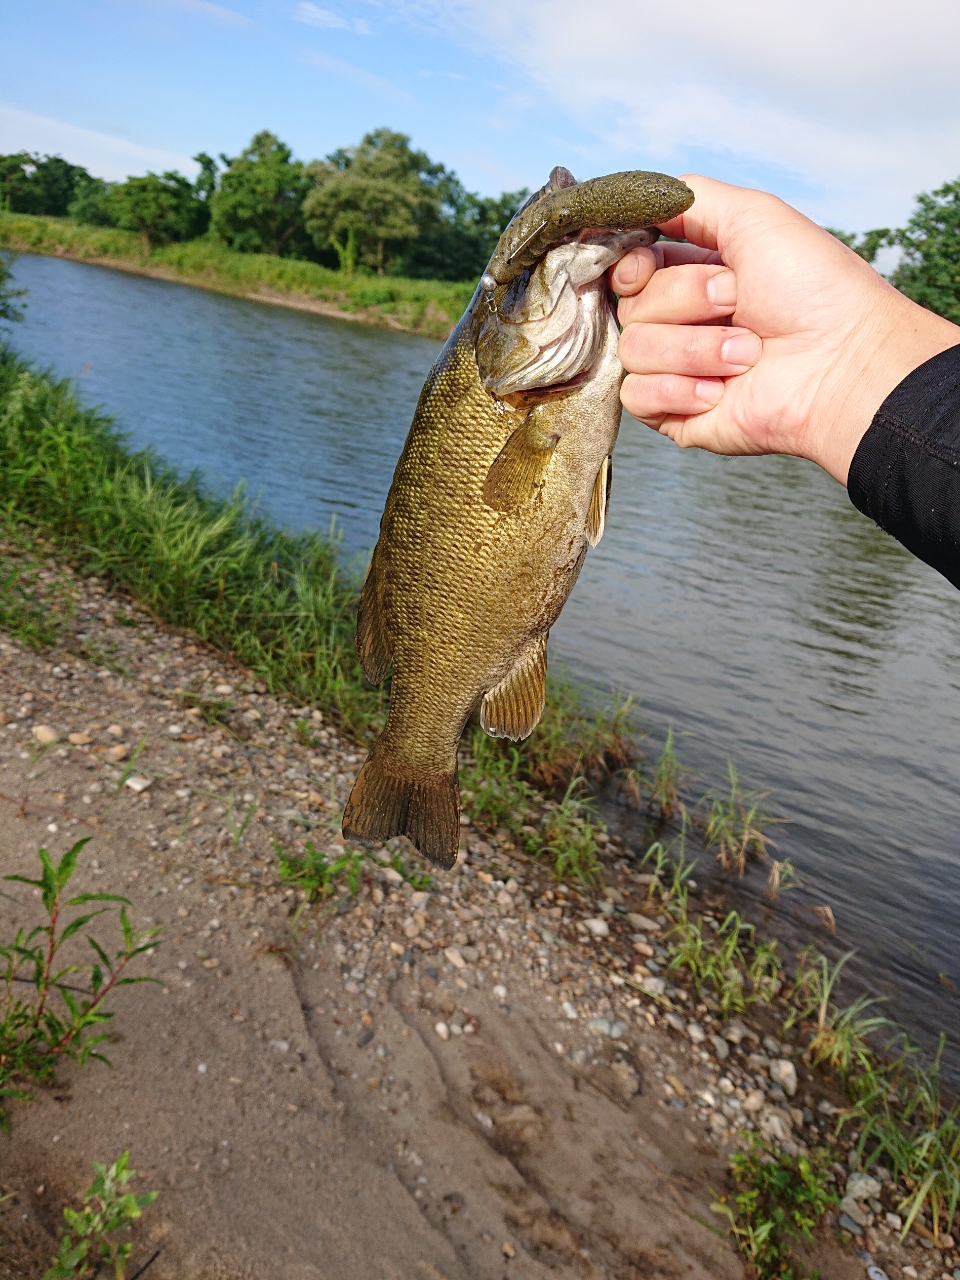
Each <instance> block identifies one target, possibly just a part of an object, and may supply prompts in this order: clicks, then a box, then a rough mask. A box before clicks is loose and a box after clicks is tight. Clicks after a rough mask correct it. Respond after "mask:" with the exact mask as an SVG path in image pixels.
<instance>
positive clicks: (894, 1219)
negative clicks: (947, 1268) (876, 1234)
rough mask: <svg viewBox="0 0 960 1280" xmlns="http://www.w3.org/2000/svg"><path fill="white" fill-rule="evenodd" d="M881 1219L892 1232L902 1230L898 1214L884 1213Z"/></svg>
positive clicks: (959, 1277) (901, 1222) (901, 1220)
mask: <svg viewBox="0 0 960 1280" xmlns="http://www.w3.org/2000/svg"><path fill="white" fill-rule="evenodd" d="M883 1218H884V1221H885V1222H886V1224H887V1226H888V1227H890V1228H891V1229H892V1230H894V1231H902V1230H903V1219H902V1218H901V1217H900V1215H899V1213H885V1214H884V1215H883ZM957 1280H960V1276H958V1277H957Z"/></svg>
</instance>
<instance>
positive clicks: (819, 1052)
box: [784, 947, 890, 1078]
mask: <svg viewBox="0 0 960 1280" xmlns="http://www.w3.org/2000/svg"><path fill="white" fill-rule="evenodd" d="M855 954H856V953H855V952H853V951H848V952H847V953H846V955H843V956H841V957H840V959H839V960H838V961H837V963H836V964H835V965H834V967H833V968H832V969H831V967H830V961H829V960H828V959H827V957H826V956H824V955H821V954H820V952H818V951H814V950H813V949H812V948H809V947H808V948H807V949H806V950H804V951H802V952H801V953H800V956H799V961H798V967H797V977H796V981H795V983H794V987H793V992H792V996H791V1002H792V1008H791V1010H790V1013H789V1014H788V1015H787V1018H786V1021H785V1022H784V1026H785V1027H786V1028H787V1029H789V1028H790V1027H791V1026H793V1024H794V1023H795V1022H797V1021H798V1020H806V1019H810V1020H812V1021H813V1023H814V1032H813V1037H812V1038H811V1040H810V1043H809V1044H808V1045H807V1050H806V1056H807V1059H808V1061H810V1062H813V1063H817V1064H819V1063H829V1065H830V1066H831V1067H834V1068H835V1069H836V1070H838V1071H839V1072H840V1074H841V1075H842V1076H844V1078H846V1077H847V1076H849V1075H850V1073H851V1072H852V1071H853V1070H854V1068H859V1069H860V1070H867V1069H868V1068H869V1065H870V1062H871V1059H872V1054H871V1052H870V1049H869V1047H868V1045H867V1036H869V1035H872V1034H874V1033H876V1032H877V1031H879V1030H881V1028H883V1027H889V1026H890V1022H889V1020H888V1019H887V1018H884V1017H881V1016H880V1015H878V1014H870V1013H867V1010H868V1009H869V1008H870V1007H871V1006H872V1005H875V1004H878V1003H879V1001H878V1000H876V999H874V998H873V997H871V996H866V995H861V996H859V997H858V998H857V999H856V1000H855V1001H854V1002H853V1004H852V1005H849V1006H848V1007H847V1008H846V1009H841V1008H839V1007H838V1006H837V1005H836V1004H835V1003H834V989H835V987H836V985H837V982H838V981H839V979H840V974H841V972H842V970H843V967H844V965H846V964H847V962H848V961H849V960H850V959H851V957H852V956H853V955H855Z"/></svg>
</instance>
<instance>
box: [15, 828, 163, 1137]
mask: <svg viewBox="0 0 960 1280" xmlns="http://www.w3.org/2000/svg"><path fill="white" fill-rule="evenodd" d="M85 844H87V840H78V841H77V843H76V844H75V845H73V847H72V848H70V849H68V850H67V852H66V853H65V854H64V855H63V857H62V858H61V859H60V862H59V863H57V864H55V863H54V861H53V859H52V858H51V857H50V854H49V853H48V852H47V850H46V849H42V848H41V849H40V850H38V853H37V857H38V858H39V861H40V875H39V877H38V878H37V879H36V880H33V879H31V878H30V877H28V876H21V875H8V876H4V879H5V880H7V881H14V882H16V883H19V884H25V885H28V886H29V887H30V888H31V889H35V890H36V891H37V892H38V893H39V895H40V900H41V902H42V904H43V909H44V912H45V913H46V917H47V922H46V924H39V925H36V926H35V927H34V928H32V929H29V930H28V929H27V928H25V927H24V928H21V929H20V930H19V931H18V932H17V935H16V937H15V938H14V939H13V941H12V942H7V943H4V944H2V945H0V965H2V969H0V986H2V991H0V1099H10V1098H13V1099H19V1100H24V1099H26V1098H28V1097H29V1096H30V1095H29V1092H28V1091H27V1090H25V1089H24V1088H23V1087H22V1085H23V1084H25V1083H31V1082H32V1083H40V1084H46V1083H48V1082H49V1081H50V1080H51V1079H52V1078H53V1072H54V1069H55V1067H56V1065H57V1063H58V1062H59V1061H60V1060H61V1059H62V1058H69V1059H70V1060H71V1061H73V1062H76V1063H78V1064H80V1065H83V1063H85V1062H86V1061H87V1059H88V1058H97V1059H99V1060H100V1061H101V1062H107V1059H106V1058H105V1057H104V1055H103V1054H102V1053H101V1052H100V1050H99V1049H98V1048H97V1046H98V1045H100V1044H102V1043H103V1041H104V1040H106V1039H107V1033H106V1032H103V1031H101V1032H99V1033H96V1034H94V1033H95V1032H96V1029H97V1028H100V1027H103V1026H104V1025H105V1024H106V1023H108V1022H109V1021H110V1019H111V1018H112V1017H113V1014H112V1012H110V1011H109V1010H108V1009H106V1008H105V1007H104V1006H105V1002H106V1000H107V998H108V997H109V996H110V994H111V993H112V992H113V991H115V990H116V989H117V988H119V987H124V986H130V985H132V984H133V983H136V982H154V981H156V979H154V978H147V977H129V976H128V975H127V972H126V970H127V966H128V965H129V964H130V962H131V961H132V960H134V959H135V958H136V957H137V956H139V955H142V954H143V953H144V952H145V951H149V950H151V949H152V948H153V947H154V946H156V945H157V934H158V932H159V930H157V929H149V930H147V932H145V933H141V934H135V933H134V931H133V927H132V926H131V924H130V921H129V919H128V917H127V907H128V906H129V905H130V904H129V901H128V899H126V898H121V897H119V896H118V895H117V894H112V893H80V894H76V895H75V896H74V897H71V898H66V899H65V898H64V894H65V892H66V890H67V886H68V885H69V883H70V880H71V879H72V878H73V875H74V873H75V871H76V867H77V859H78V857H79V854H80V851H81V849H82V848H83V846H84V845H85ZM96 903H103V904H110V903H119V904H120V912H119V923H120V928H121V933H122V937H123V944H122V946H121V947H120V948H119V949H118V950H117V951H115V952H114V954H113V955H112V956H111V955H109V954H108V952H107V951H106V950H105V949H104V947H102V946H101V944H100V943H99V942H97V940H96V939H95V938H94V937H93V936H92V935H90V934H89V933H87V934H86V935H85V938H86V941H87V943H88V945H89V946H90V948H91V949H92V951H93V953H94V959H93V961H92V962H90V963H88V964H83V963H78V962H73V963H69V964H61V960H60V953H61V951H62V949H63V947H64V944H65V943H67V942H69V940H70V939H71V938H73V937H74V936H75V935H79V934H80V933H81V932H82V931H83V930H85V929H86V927H87V925H88V924H89V923H90V921H91V920H93V919H94V918H95V917H96V916H99V915H102V914H103V913H104V912H105V911H108V910H109V909H110V907H109V906H107V905H103V906H97V907H96V908H95V909H94V910H92V911H81V912H80V914H79V915H74V916H73V917H72V918H71V919H70V920H65V919H64V912H65V909H66V908H73V907H80V908H84V907H88V906H90V905H91V904H96ZM84 978H85V979H86V981H87V983H88V984H89V985H88V986H87V987H85V988H78V987H77V985H76V983H77V982H78V981H80V980H82V979H84ZM21 984H22V985H23V986H26V987H29V988H32V992H31V994H30V996H29V997H28V998H26V999H24V998H23V997H21V996H20V994H19V991H20V986H21ZM78 995H79V997H80V998H79V999H78V998H77V997H78ZM8 1127H9V1118H8V1116H7V1113H6V1111H5V1110H4V1109H3V1108H2V1105H0V1128H3V1129H7V1128H8Z"/></svg>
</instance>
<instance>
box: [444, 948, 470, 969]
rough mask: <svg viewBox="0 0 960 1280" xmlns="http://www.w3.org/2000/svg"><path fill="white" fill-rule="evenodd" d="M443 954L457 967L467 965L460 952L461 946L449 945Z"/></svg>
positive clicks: (461, 967)
mask: <svg viewBox="0 0 960 1280" xmlns="http://www.w3.org/2000/svg"><path fill="white" fill-rule="evenodd" d="M443 954H444V956H445V957H446V959H447V960H449V962H450V963H451V964H452V965H453V967H454V968H455V969H465V968H466V967H467V962H466V960H464V958H463V956H462V955H461V954H460V948H459V947H447V949H446V950H445V951H444V953H443Z"/></svg>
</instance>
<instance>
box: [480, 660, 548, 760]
mask: <svg viewBox="0 0 960 1280" xmlns="http://www.w3.org/2000/svg"><path fill="white" fill-rule="evenodd" d="M546 696H547V636H546V635H543V636H538V638H537V639H536V640H534V642H533V643H532V644H531V645H529V646H528V647H527V648H526V649H524V651H523V653H522V654H521V655H520V657H519V658H518V660H517V662H516V664H515V666H514V668H513V670H512V671H511V672H510V674H509V675H508V676H507V677H506V678H505V679H503V680H501V681H500V683H499V684H498V685H496V686H495V687H494V688H493V689H491V690H490V691H489V693H487V694H485V695H484V699H483V702H482V703H481V705H480V724H481V725H482V727H483V728H484V729H485V730H486V731H487V733H489V734H490V735H491V736H492V737H494V738H512V739H513V740H514V741H517V739H519V738H528V737H529V736H530V734H531V733H533V731H534V729H535V728H536V726H537V722H538V721H539V719H540V717H541V716H542V715H543V704H544V702H545V700H546Z"/></svg>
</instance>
